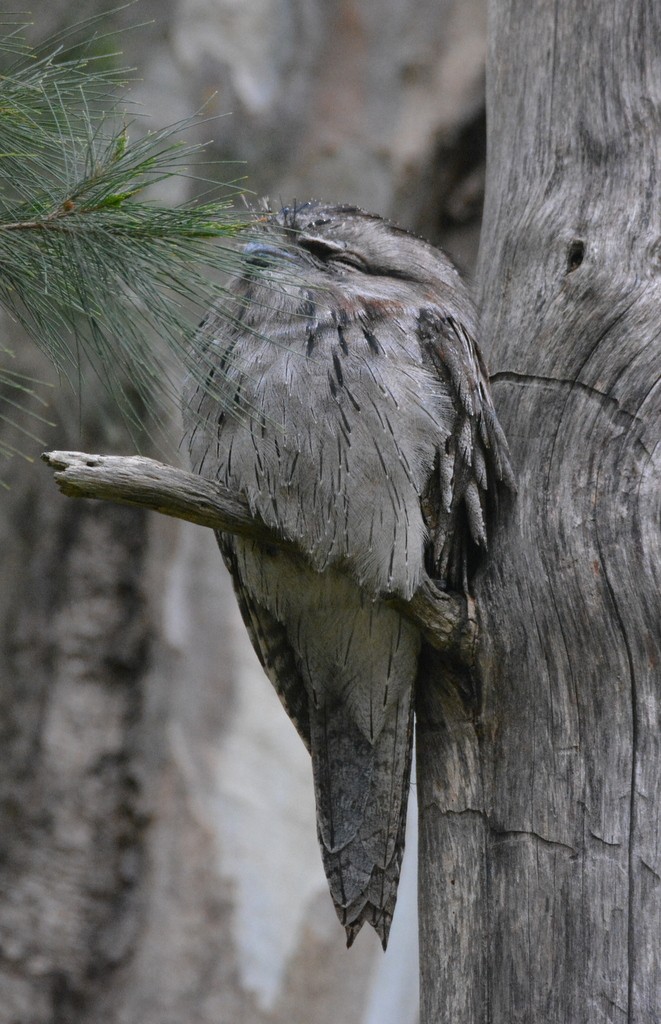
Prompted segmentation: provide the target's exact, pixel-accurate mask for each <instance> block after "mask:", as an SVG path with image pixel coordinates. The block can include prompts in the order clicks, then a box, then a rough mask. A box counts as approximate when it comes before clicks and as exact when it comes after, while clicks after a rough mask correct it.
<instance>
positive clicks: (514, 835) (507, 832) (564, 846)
mask: <svg viewBox="0 0 661 1024" xmlns="http://www.w3.org/2000/svg"><path fill="white" fill-rule="evenodd" d="M491 834H492V836H493V837H494V839H495V840H497V841H505V840H507V839H533V840H535V842H537V843H541V845H542V846H543V847H548V848H550V849H559V850H565V851H566V852H568V853H570V854H571V856H572V857H577V856H578V850H576V849H575V848H574V847H573V846H570V844H569V843H563V842H562V840H560V839H549V838H548V837H547V836H543V835H540V833H539V832H535V830H534V829H519V828H511V829H495V828H492V829H491Z"/></svg>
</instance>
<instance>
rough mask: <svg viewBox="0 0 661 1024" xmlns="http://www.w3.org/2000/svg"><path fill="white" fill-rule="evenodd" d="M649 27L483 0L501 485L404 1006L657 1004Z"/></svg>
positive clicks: (422, 762)
mask: <svg viewBox="0 0 661 1024" xmlns="http://www.w3.org/2000/svg"><path fill="white" fill-rule="evenodd" d="M659 39H661V8H659V5H658V4H656V3H655V2H654V0H633V2H629V3H618V4H611V5H608V10H606V7H605V6H604V5H602V4H600V3H598V2H597V0H589V2H587V3H584V4H574V3H570V2H568V0H561V2H559V3H556V4H555V5H549V4H547V3H545V2H543V0H535V2H532V3H531V2H529V0H493V2H492V9H491V36H490V52H489V72H488V118H489V134H488V173H487V197H486V207H485V215H484V226H483V233H482V238H481V250H480V262H479V288H480V293H481V298H482V310H483V318H484V319H483V342H484V346H485V348H486V356H487V360H488V362H489V366H490V369H491V372H492V374H493V388H494V397H495V402H496V407H497V410H498V415H499V417H500V420H501V423H502V424H503V427H504V429H505V432H506V434H507V435H508V438H509V441H510V445H511V447H512V455H513V462H514V465H515V468H516V469H517V471H518V474H519V495H518V498H517V501H516V504H515V505H514V506H513V507H512V508H510V509H507V510H506V512H505V514H504V516H503V525H502V527H501V530H500V532H499V533H498V535H497V538H496V541H495V546H494V549H493V551H492V554H491V558H490V561H489V564H488V566H487V568H486V571H485V572H484V574H483V576H482V577H481V579H480V581H479V584H478V586H477V591H476V599H477V607H478V619H479V624H480V633H479V636H480V641H479V645H478V672H477V680H476V685H475V689H474V690H473V691H466V688H465V686H464V687H463V689H462V687H461V686H459V685H457V684H456V683H453V681H452V679H448V678H447V677H443V673H442V669H439V668H438V667H437V665H436V664H434V665H432V666H430V669H429V673H428V677H427V684H426V688H425V691H424V694H423V698H422V700H421V702H420V720H419V733H418V786H419V799H420V804H421V809H422V813H421V831H420V835H421V854H420V857H421V871H422V879H421V904H420V905H421V949H422V951H423V952H422V956H423V965H422V992H423V997H422V1020H423V1022H424V1024H431V1022H434V1024H439V1022H445V1021H447V1022H452V1024H469V1022H470V1024H478V1022H479V1024H485V1022H487V1021H488V1022H493V1024H501V1022H502V1024H505V1022H508V1024H509V1022H512V1021H522V1022H523V1021H526V1022H533V1021H534V1022H535V1024H541V1022H549V1024H550V1022H563V1024H587V1022H590V1024H594V1022H598V1021H604V1022H605V1021H629V1022H636V1024H654V1022H656V1024H658V1021H659V1020H660V1019H661V882H660V879H661V728H660V726H661V720H660V711H659V708H660V697H661V688H660V682H659V664H660V662H661V638H660V623H661V603H660V598H659V595H660V593H661V578H660V576H661V568H660V565H661V563H660V560H659V554H660V546H661V545H660V543H659V532H658V527H659V513H660V511H661V509H660V494H661V491H660V488H659V470H660V469H661V466H660V464H659V463H660V453H661V447H660V446H659V426H660V423H661V389H660V388H659V326H658V324H659V309H660V308H661V284H660V279H659V238H660V237H661V224H660V212H659V203H658V194H659V175H660V172H661V160H660V157H661V152H660V147H659V139H660V138H661V124H660V117H659V110H660V109H661V65H660V64H659V60H658V42H659ZM439 680H442V681H441V682H439ZM467 693H468V697H467ZM478 696H479V703H476V700H477V697H478Z"/></svg>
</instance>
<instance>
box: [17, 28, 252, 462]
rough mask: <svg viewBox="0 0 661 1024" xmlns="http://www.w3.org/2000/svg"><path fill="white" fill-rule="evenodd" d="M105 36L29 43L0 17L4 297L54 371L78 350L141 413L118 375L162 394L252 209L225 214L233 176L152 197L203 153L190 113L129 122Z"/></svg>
mask: <svg viewBox="0 0 661 1024" xmlns="http://www.w3.org/2000/svg"><path fill="white" fill-rule="evenodd" d="M93 28H94V24H93V23H91V24H90V31H91V29H93ZM108 38H109V36H108V35H104V36H101V35H100V34H99V31H98V27H97V31H95V32H91V36H90V38H89V42H88V43H87V45H85V46H83V47H81V46H80V45H77V46H76V48H75V51H74V50H72V49H71V50H67V48H66V45H65V43H64V42H62V41H57V40H55V41H54V42H51V43H50V44H49V45H48V46H46V47H45V48H43V49H42V50H41V51H39V52H37V51H36V50H35V49H34V48H32V47H30V46H29V45H28V44H27V43H26V41H25V38H24V35H23V32H22V26H20V25H12V24H11V19H10V18H9V16H7V15H5V16H4V17H2V18H0V51H4V52H3V53H2V57H3V58H4V60H3V63H4V66H5V67H4V74H2V75H1V76H0V306H2V307H3V308H4V310H5V311H6V312H7V313H9V315H10V316H11V317H12V318H14V319H15V320H18V321H19V322H20V323H21V324H22V325H23V326H24V327H25V328H26V329H27V331H28V332H29V334H30V335H31V337H32V338H33V339H34V340H35V341H36V342H37V343H38V344H39V345H40V346H41V347H42V348H43V349H44V350H45V351H46V352H47V353H48V354H49V356H50V357H51V358H52V359H53V361H54V362H55V364H56V366H57V367H58V369H59V370H60V372H62V373H63V374H65V375H67V376H70V375H71V371H72V369H73V370H74V375H77V373H78V369H77V368H78V366H79V353H80V351H81V350H82V351H83V352H84V353H85V355H86V356H87V357H88V358H89V360H90V362H91V364H92V366H93V367H94V368H95V370H96V371H97V372H98V374H99V375H100V376H101V377H102V379H103V380H104V382H105V383H106V384H107V385H108V387H109V388H110V390H111V391H112V393H113V394H114V395H115V396H116V397H117V398H118V400H119V401H120V403H121V405H122V409H123V412H124V414H125V416H127V417H128V419H129V420H133V422H134V423H136V424H137V423H139V419H140V417H139V415H138V413H137V412H136V406H135V404H133V403H132V402H131V400H130V399H129V398H128V392H127V389H126V387H125V386H124V384H123V381H125V380H126V379H127V377H128V378H129V379H130V381H131V389H132V391H134V393H135V395H137V397H138V405H141V404H143V403H146V404H147V405H148V406H151V407H153V406H154V400H155V398H156V397H157V396H158V395H159V393H160V395H161V396H162V395H163V393H164V391H166V392H167V390H168V388H169V387H170V386H171V384H172V380H171V369H169V368H171V367H172V366H176V363H177V362H178V363H181V361H182V360H184V361H185V359H186V353H187V346H189V345H190V338H191V335H192V333H193V325H194V324H195V323H196V321H197V320H199V318H200V316H201V315H202V314H203V313H204V312H206V311H207V310H208V308H209V306H210V305H211V304H212V302H214V301H215V300H217V298H218V295H219V292H220V287H219V285H218V279H219V275H220V274H221V273H222V272H223V271H232V272H236V271H237V269H238V268H239V267H240V264H241V256H240V254H239V253H237V252H236V251H235V250H234V249H232V248H231V247H230V246H228V245H227V244H226V243H227V240H228V239H229V238H231V236H233V235H234V234H236V232H237V231H238V230H241V229H242V228H244V227H245V226H246V218H248V215H247V213H246V214H245V215H244V217H243V218H242V219H241V220H239V219H238V218H237V216H236V215H235V214H234V213H233V212H232V209H231V207H232V202H233V200H234V198H235V197H236V194H237V192H238V191H239V189H238V186H225V187H224V189H223V195H222V196H221V198H220V199H216V200H214V201H203V200H197V201H191V202H188V203H185V204H183V205H180V206H177V207H175V208H167V207H165V206H163V205H160V204H159V203H158V202H156V201H155V200H153V199H150V198H149V195H150V192H149V191H148V190H152V187H153V186H154V185H158V184H159V183H162V182H163V181H164V180H167V179H170V178H172V177H179V176H181V175H186V174H187V173H188V170H187V169H188V168H189V167H190V165H191V164H192V163H193V162H195V161H196V160H199V159H200V156H201V153H200V151H201V149H202V147H200V146H198V145H195V144H189V143H187V142H186V141H185V135H186V132H187V130H188V129H190V128H191V127H192V126H193V125H195V124H196V123H198V119H196V118H191V119H189V120H186V121H184V122H181V123H178V124H175V125H170V126H168V127H166V128H164V129H161V130H158V131H154V132H148V133H146V134H145V133H144V132H142V131H140V130H139V129H140V128H141V127H142V126H141V125H140V124H139V121H138V120H137V118H135V117H134V119H133V121H132V122H130V123H128V118H127V115H126V113H125V112H124V110H123V104H124V105H125V104H126V91H125V85H126V80H127V72H126V71H122V70H117V68H116V66H115V61H113V60H112V59H109V58H108V45H107V41H108ZM100 42H102V43H103V45H100ZM95 53H96V54H98V55H97V56H94V54H95ZM248 219H250V218H248ZM155 336H158V338H160V339H162V341H163V342H164V343H165V344H164V346H160V347H159V346H155V345H154V343H153V341H154V337H155ZM172 357H174V360H173V358H172ZM2 384H4V385H6V386H5V387H2V393H3V394H4V395H5V396H6V395H7V394H8V393H9V392H8V387H9V388H10V390H11V392H12V395H13V397H10V398H7V397H5V398H3V408H2V409H1V410H0V415H3V416H5V417H6V418H9V415H10V413H9V411H8V409H7V408H6V405H7V403H11V402H15V403H16V404H17V405H19V406H20V404H21V398H20V396H21V392H22V391H25V390H30V388H31V387H32V385H31V384H30V382H29V381H26V380H24V379H21V378H19V377H17V376H16V375H15V374H12V372H11V369H10V368H7V367H6V368H4V369H3V370H0V385H2ZM6 454H8V453H7V452H6Z"/></svg>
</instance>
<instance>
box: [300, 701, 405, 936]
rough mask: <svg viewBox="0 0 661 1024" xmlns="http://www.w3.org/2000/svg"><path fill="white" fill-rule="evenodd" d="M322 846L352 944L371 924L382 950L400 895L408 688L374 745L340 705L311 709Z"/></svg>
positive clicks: (393, 708)
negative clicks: (364, 928) (364, 926)
mask: <svg viewBox="0 0 661 1024" xmlns="http://www.w3.org/2000/svg"><path fill="white" fill-rule="evenodd" d="M310 724H311V747H312V766H313V773H314V783H315V793H316V799H317V823H318V826H317V827H318V834H319V843H320V846H321V853H322V858H323V862H324V868H325V871H326V877H327V878H328V883H329V886H330V891H331V896H332V898H333V902H334V904H335V909H336V911H337V915H338V917H339V919H340V921H341V922H342V924H343V925H344V927H345V929H346V933H347V945H348V946H350V945H351V944H352V942H353V940H354V939H355V937H356V935H357V934H358V932H359V931H360V929H361V928H362V926H363V924H364V923H365V922H367V923H368V924H371V925H372V927H373V928H374V929H375V930H376V932H377V934H378V935H379V937H380V939H381V942H382V945H383V948H384V949H385V948H386V945H387V943H388V934H389V932H390V925H391V922H392V916H393V913H394V910H395V901H396V899H397V885H398V883H399V873H400V868H401V863H402V856H403V853H404V828H405V823H406V805H407V800H408V789H409V780H410V774H411V748H412V739H413V698H412V690H408V691H407V692H406V693H405V694H403V695H402V697H401V698H400V699H399V701H398V702H397V703H396V704H395V705H394V706H393V707H392V708H391V710H390V713H389V715H388V717H387V718H386V721H385V723H384V726H383V728H382V730H381V732H380V733H379V735H378V736H377V737H376V738H375V740H374V742H370V741H369V740H368V739H367V738H366V737H365V736H364V735H363V733H362V732H361V730H360V729H359V728H358V726H357V724H356V723H355V721H354V720H353V719H352V717H351V715H350V713H349V711H348V709H347V707H346V705H344V704H343V703H340V702H336V703H333V704H328V705H325V706H322V707H318V708H315V709H314V710H311V722H310Z"/></svg>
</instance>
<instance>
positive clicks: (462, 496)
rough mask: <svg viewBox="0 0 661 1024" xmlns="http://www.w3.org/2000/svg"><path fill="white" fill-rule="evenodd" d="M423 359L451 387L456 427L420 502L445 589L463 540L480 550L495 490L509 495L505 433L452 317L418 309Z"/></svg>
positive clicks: (479, 366)
mask: <svg viewBox="0 0 661 1024" xmlns="http://www.w3.org/2000/svg"><path fill="white" fill-rule="evenodd" d="M418 339H419V342H420V347H421V350H422V355H423V360H424V361H425V362H426V364H427V365H428V366H429V367H430V368H431V369H433V371H434V373H435V374H436V375H437V376H438V377H439V379H441V380H443V381H444V382H445V383H446V384H448V385H449V387H450V393H451V395H452V400H453V403H454V409H455V422H454V425H453V428H452V431H451V433H450V435H449V436H448V438H447V440H446V442H445V446H444V449H443V450H442V451H439V452H438V459H437V469H438V472H435V473H434V474H433V477H432V478H431V479H430V482H429V487H428V491H427V493H426V495H425V496H424V497H423V502H422V504H423V512H424V515H425V518H426V521H427V524H428V527H429V530H430V533H431V535H432V537H433V540H434V544H433V554H432V558H431V561H432V566H431V567H430V568H431V569H432V570H433V574H434V575H437V576H440V577H441V578H443V579H444V580H446V581H448V582H449V583H450V584H451V585H454V586H458V585H461V584H462V582H463V581H462V579H461V577H462V575H464V576H465V560H466V550H465V548H466V544H465V542H466V539H467V535H469V536H470V538H471V539H472V541H473V542H474V544H476V545H477V547H479V548H486V546H487V532H488V522H489V518H490V516H491V513H492V511H493V507H494V504H495V501H496V497H497V492H498V490H499V486H500V485H504V486H505V487H506V488H507V489H510V490H515V483H514V474H513V471H512V467H511V465H510V461H509V449H508V446H507V441H506V439H505V435H504V434H503V431H502V429H501V427H500V424H499V423H498V420H497V418H496V413H495V411H494V408H493V404H492V402H491V397H490V394H489V385H488V377H487V373H486V369H485V367H484V364H483V362H482V359H481V358H480V354H479V352H478V349H477V346H476V344H475V341H474V340H473V338H472V336H471V334H470V332H469V331H468V329H467V328H466V327H465V326H464V324H463V323H462V322H461V320H460V319H459V318H456V317H453V316H451V315H447V314H445V313H443V312H442V311H441V310H440V309H434V308H423V309H421V310H420V313H419V316H418Z"/></svg>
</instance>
